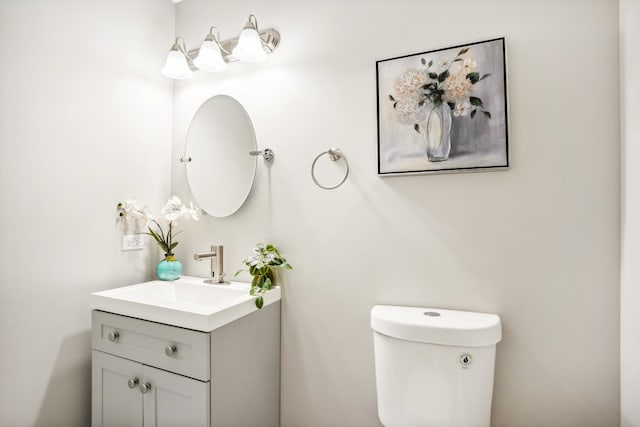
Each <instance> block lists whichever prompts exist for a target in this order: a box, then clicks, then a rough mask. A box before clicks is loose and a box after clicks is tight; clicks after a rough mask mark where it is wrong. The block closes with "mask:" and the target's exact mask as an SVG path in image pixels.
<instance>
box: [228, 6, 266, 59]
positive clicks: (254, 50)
mask: <svg viewBox="0 0 640 427" xmlns="http://www.w3.org/2000/svg"><path fill="white" fill-rule="evenodd" d="M233 56H234V57H236V58H238V59H239V60H240V61H244V62H260V61H263V60H265V59H266V58H267V52H265V50H264V49H263V48H262V39H261V38H260V36H259V35H258V20H257V19H256V17H255V16H254V15H249V20H248V21H247V23H246V24H245V25H244V28H243V29H242V32H241V33H240V37H239V38H238V44H237V45H236V47H234V48H233Z"/></svg>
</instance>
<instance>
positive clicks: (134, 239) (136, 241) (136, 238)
mask: <svg viewBox="0 0 640 427" xmlns="http://www.w3.org/2000/svg"><path fill="white" fill-rule="evenodd" d="M146 237H147V236H146V235H144V234H127V235H124V236H122V250H123V251H133V250H137V249H142V248H144V247H145V246H146V244H147V239H146Z"/></svg>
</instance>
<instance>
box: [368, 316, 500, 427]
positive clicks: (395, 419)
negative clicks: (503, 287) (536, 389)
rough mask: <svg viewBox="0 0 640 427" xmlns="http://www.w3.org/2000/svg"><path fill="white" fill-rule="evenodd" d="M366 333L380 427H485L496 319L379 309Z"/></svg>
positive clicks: (488, 419) (497, 334)
mask: <svg viewBox="0 0 640 427" xmlns="http://www.w3.org/2000/svg"><path fill="white" fill-rule="evenodd" d="M371 328H372V329H373V336H374V351H375V366H376V387H377V391H378V417H379V418H380V421H381V422H382V424H383V425H384V426H385V427H489V424H490V422H491V395H492V393H493V371H494V366H495V354H496V343H497V342H499V341H500V339H501V338H502V330H501V325H500V318H499V317H498V316H497V315H495V314H485V313H472V312H467V311H453V310H441V309H431V308H419V307H398V306H387V305H377V306H375V307H373V309H372V310H371Z"/></svg>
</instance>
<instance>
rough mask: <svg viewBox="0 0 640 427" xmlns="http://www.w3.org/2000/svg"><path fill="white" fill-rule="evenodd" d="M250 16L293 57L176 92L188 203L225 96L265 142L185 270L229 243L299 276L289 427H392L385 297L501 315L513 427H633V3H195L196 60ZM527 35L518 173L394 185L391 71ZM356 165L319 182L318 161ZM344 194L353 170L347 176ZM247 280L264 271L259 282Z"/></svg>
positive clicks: (201, 232)
mask: <svg viewBox="0 0 640 427" xmlns="http://www.w3.org/2000/svg"><path fill="white" fill-rule="evenodd" d="M249 13H254V14H255V15H256V16H257V17H258V22H259V24H260V26H261V27H263V28H266V27H269V26H274V27H276V28H277V29H279V30H280V32H281V33H282V44H281V47H280V48H279V49H278V50H277V51H276V53H275V54H274V55H272V56H270V58H269V60H268V62H266V63H263V64H240V63H236V64H231V65H230V67H229V68H228V70H227V71H226V72H225V73H224V74H216V75H206V74H202V73H200V74H198V75H197V76H196V77H195V78H194V79H192V80H189V81H185V82H176V84H175V92H174V128H173V153H172V157H173V172H172V188H173V190H174V192H176V193H178V194H179V195H181V196H182V197H183V198H186V199H189V198H190V197H191V196H190V194H189V190H188V186H187V184H186V181H185V173H184V166H183V165H181V164H179V162H178V158H179V156H180V155H181V154H182V153H183V149H184V139H185V135H186V132H187V129H188V125H189V121H190V119H191V117H192V116H193V114H194V113H195V111H196V110H197V108H198V106H199V105H200V104H201V103H202V102H203V101H204V100H206V99H207V98H208V97H210V96H212V95H216V94H227V95H231V96H233V97H235V98H237V99H238V100H239V101H240V102H242V103H243V104H244V106H245V107H246V109H247V110H248V112H249V114H250V116H251V117H252V119H253V121H254V125H255V130H256V134H257V137H258V145H259V146H260V147H270V148H272V149H273V150H274V151H275V153H276V158H275V161H274V162H273V164H270V165H267V164H263V162H262V161H259V162H258V163H259V167H258V173H257V177H256V183H255V187H254V189H253V192H252V194H251V196H250V198H249V200H248V201H247V202H246V204H245V205H244V206H243V208H242V209H241V210H240V211H239V212H238V213H237V214H236V215H234V216H232V217H229V218H224V219H214V218H205V219H203V220H202V221H201V222H200V223H198V224H190V225H188V226H187V232H186V235H185V237H183V239H182V241H184V242H185V243H184V245H183V244H181V248H180V250H179V251H178V252H179V253H178V255H179V256H180V257H181V258H182V259H183V260H185V269H186V271H187V273H189V274H192V275H206V274H207V265H206V263H200V264H198V263H196V262H194V261H190V258H191V256H190V254H191V253H193V252H195V251H199V250H205V249H206V248H207V247H208V245H209V244H211V243H219V244H224V245H225V251H226V254H225V263H226V269H227V271H228V272H229V273H233V272H234V271H235V270H237V269H238V268H240V267H241V264H240V261H241V259H242V258H243V257H245V256H246V255H247V254H249V253H250V251H251V248H252V247H253V245H254V243H255V242H258V241H266V242H271V243H274V244H276V245H277V246H278V247H279V248H280V249H281V251H282V252H283V254H284V255H285V256H286V257H287V258H288V260H289V261H290V262H291V263H292V264H293V266H294V270H292V271H290V272H286V273H285V274H283V275H282V278H283V280H282V283H283V286H284V287H283V292H284V303H283V323H282V334H283V336H282V415H281V416H282V425H283V426H291V427H293V426H295V427H302V426H323V427H326V426H354V427H355V426H362V427H364V426H374V425H378V420H377V415H376V396H375V377H374V364H373V345H372V336H371V330H370V328H369V310H370V308H371V307H372V306H373V305H374V304H403V305H415V306H429V307H449V308H454V309H463V310H476V311H485V312H494V313H498V314H499V315H500V316H501V317H502V320H503V322H504V325H503V340H502V342H501V343H500V344H499V345H498V349H497V367H496V378H495V393H494V402H493V424H492V425H493V426H495V427H517V426H537V427H539V426H576V427H578V426H579V427H586V426H593V427H607V426H616V425H619V420H620V419H619V402H620V399H619V395H620V394H619V363H618V360H619V336H618V327H619V288H618V279H619V266H618V263H619V244H620V239H619V222H620V220H619V214H620V209H619V202H620V195H619V188H620V177H619V167H620V160H619V158H620V151H619V144H618V141H619V124H618V119H619V111H618V110H619V107H618V101H619V95H618V84H619V78H618V71H619V67H618V3H617V2H614V1H609V0H588V1H584V0H553V1H552V0H539V1H524V0H517V1H514V0H487V1H483V2H477V1H463V0H460V1H449V2H442V1H435V0H433V1H432V0H423V1H412V0H396V1H385V0H367V1H365V0H351V1H338V0H324V1H294V0H279V1H277V2H270V3H266V2H262V1H258V0H234V1H226V0H219V1H211V0H188V1H185V2H182V3H180V4H179V5H177V10H176V34H179V35H181V36H183V37H184V38H185V39H186V41H187V44H188V45H189V46H194V47H195V46H197V45H198V44H199V43H200V42H201V40H202V38H203V37H204V35H205V34H206V32H207V30H208V29H209V26H211V25H216V26H217V27H218V28H219V29H220V31H221V33H222V38H223V39H224V38H231V37H234V36H236V34H237V33H238V32H239V31H240V29H241V28H242V25H243V24H244V22H245V21H246V19H247V16H248V15H249ZM497 36H505V37H506V40H507V54H508V75H509V97H510V135H509V136H510V147H511V149H512V165H513V166H512V168H511V170H509V171H506V172H484V173H474V174H469V173H467V174H446V175H431V176H405V177H385V178H380V177H378V176H377V175H376V81H375V61H376V60H380V59H386V58H390V57H394V56H399V55H404V54H411V53H417V52H422V51H426V50H430V49H436V48H441V47H446V46H452V45H457V44H461V43H466V42H472V41H477V40H484V39H489V38H493V37H497ZM329 147H339V148H341V149H342V150H343V151H344V153H345V154H346V156H347V158H348V161H349V164H350V166H351V174H350V176H349V179H348V180H347V182H346V183H345V184H344V185H343V186H342V187H340V188H339V189H337V190H334V191H325V190H322V189H319V188H318V187H316V186H315V185H314V184H313V182H312V180H311V177H310V173H309V169H310V166H311V162H312V160H313V159H314V157H315V156H316V155H317V154H319V153H320V152H322V151H324V150H326V149H327V148H329ZM335 178H336V179H338V177H337V176H336V177H335ZM242 278H243V279H245V280H246V279H247V276H242Z"/></svg>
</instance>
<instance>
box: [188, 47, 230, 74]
mask: <svg viewBox="0 0 640 427" xmlns="http://www.w3.org/2000/svg"><path fill="white" fill-rule="evenodd" d="M193 65H195V66H196V67H198V69H199V70H202V71H208V72H210V73H211V72H217V71H222V70H224V69H225V68H227V63H226V62H224V59H222V52H221V51H220V47H218V44H217V43H216V42H214V41H211V40H205V41H204V42H202V46H200V51H199V52H198V56H197V57H196V59H194V60H193Z"/></svg>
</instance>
